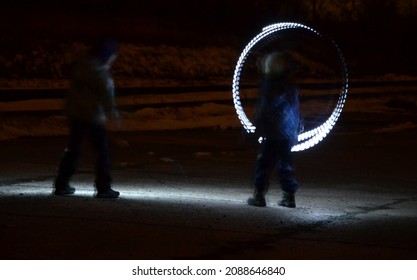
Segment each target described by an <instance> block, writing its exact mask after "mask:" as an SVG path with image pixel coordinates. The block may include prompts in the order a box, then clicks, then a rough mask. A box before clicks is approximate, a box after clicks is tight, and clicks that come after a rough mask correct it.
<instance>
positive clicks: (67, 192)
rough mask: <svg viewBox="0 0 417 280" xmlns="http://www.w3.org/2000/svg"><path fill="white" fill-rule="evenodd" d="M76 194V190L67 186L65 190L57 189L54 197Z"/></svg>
mask: <svg viewBox="0 0 417 280" xmlns="http://www.w3.org/2000/svg"><path fill="white" fill-rule="evenodd" d="M73 193H75V188H73V187H70V186H65V187H63V188H55V191H54V195H67V194H73Z"/></svg>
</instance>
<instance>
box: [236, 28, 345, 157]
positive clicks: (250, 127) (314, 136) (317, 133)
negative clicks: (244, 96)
mask: <svg viewBox="0 0 417 280" xmlns="http://www.w3.org/2000/svg"><path fill="white" fill-rule="evenodd" d="M287 29H306V30H308V31H311V32H313V33H314V34H316V35H317V36H318V37H320V38H323V39H327V40H328V41H330V43H331V44H332V45H333V46H334V48H335V50H336V52H337V54H338V57H339V60H340V61H339V62H340V65H341V71H342V78H343V79H342V86H341V89H340V94H339V99H338V101H337V104H336V106H335V108H334V110H333V112H332V114H331V115H330V117H329V118H328V119H327V120H326V121H325V122H323V124H321V125H320V126H319V127H316V128H314V129H311V130H309V131H304V132H302V133H300V134H298V143H297V144H295V145H294V146H293V147H292V149H291V151H293V152H297V151H302V150H306V149H309V148H311V147H313V146H315V145H317V144H318V143H319V142H320V141H321V140H323V139H324V138H325V137H326V136H327V134H329V132H330V131H331V130H332V128H333V126H334V125H335V124H336V121H337V119H338V118H339V116H340V114H341V113H342V109H343V106H344V104H345V101H346V97H347V92H348V72H347V66H346V62H345V58H344V57H343V54H342V52H341V51H340V49H339V47H338V46H337V45H336V43H335V42H334V41H333V40H332V39H330V38H328V37H326V38H325V37H324V36H323V35H321V34H320V33H319V32H318V31H316V30H314V29H312V28H310V27H308V26H306V25H302V24H299V23H294V22H281V23H277V24H272V25H268V26H266V27H264V28H263V29H262V32H261V33H259V34H258V35H256V36H255V37H254V38H253V39H252V40H251V41H250V42H249V43H248V44H247V45H246V47H245V48H244V49H243V51H242V53H241V54H240V57H239V60H238V61H237V64H236V68H235V72H234V75H233V83H232V93H233V103H234V106H235V109H236V113H237V116H238V118H239V120H240V122H241V123H242V125H243V127H244V129H245V130H246V131H247V132H248V133H255V131H256V127H255V125H254V124H252V122H251V121H250V120H249V118H248V117H247V116H246V114H245V112H244V110H243V107H242V104H241V102H240V93H239V83H240V75H241V73H242V69H243V66H244V64H245V61H246V59H247V57H248V56H249V54H250V51H251V49H252V48H253V47H254V46H255V45H256V44H257V43H258V42H260V41H261V40H263V39H265V38H267V37H268V36H270V35H272V34H274V33H277V32H280V31H282V30H287Z"/></svg>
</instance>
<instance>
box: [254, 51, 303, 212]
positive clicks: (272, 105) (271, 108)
mask: <svg viewBox="0 0 417 280" xmlns="http://www.w3.org/2000/svg"><path fill="white" fill-rule="evenodd" d="M291 62H292V59H291V56H290V54H288V53H284V52H274V53H270V54H268V55H266V56H265V57H264V59H263V60H262V63H261V66H262V73H263V81H262V84H261V88H260V96H259V102H258V106H257V108H256V110H255V126H256V134H257V135H259V136H261V137H262V138H263V141H262V143H261V146H260V149H259V153H258V158H257V160H256V169H255V178H254V186H255V191H254V195H253V197H251V198H249V199H248V204H249V205H252V206H260V207H264V206H266V200H265V195H266V193H267V191H268V188H269V177H270V173H271V171H272V170H273V169H274V168H275V169H276V173H277V175H278V179H279V182H280V185H281V189H282V190H283V196H282V200H281V201H279V202H278V204H279V205H280V206H284V207H290V208H294V207H295V192H296V191H297V189H298V183H297V181H296V179H295V176H294V168H293V164H292V158H291V148H292V146H294V145H295V144H296V143H297V137H298V128H299V100H298V89H297V87H296V86H295V84H294V82H293V77H292V73H293V72H294V68H293V66H292V64H291Z"/></svg>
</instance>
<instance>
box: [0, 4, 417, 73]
mask: <svg viewBox="0 0 417 280" xmlns="http://www.w3.org/2000/svg"><path fill="white" fill-rule="evenodd" d="M416 14H417V5H416V1H414V0H403V1H400V0H383V1H380V0H378V1H377V0H365V1H358V0H351V1H336V0H315V1H307V0H291V1H289V0H287V1H270V0H246V1H236V0H229V1H223V0H212V1H204V2H203V1H191V0H178V1H162V0H156V1H134V0H118V1H115V0H101V1H99V0H88V1H81V0H71V1H70V0H62V1H53V0H41V1H25V0H15V1H3V2H2V3H1V9H0V32H1V34H2V35H1V40H2V41H3V42H2V45H3V46H2V48H3V50H4V48H5V46H6V45H11V46H15V45H16V44H21V43H25V42H26V43H27V42H28V41H29V42H32V43H33V42H34V41H36V42H43V40H55V41H61V42H62V41H64V42H72V41H87V42H88V41H89V40H91V39H92V38H94V37H95V36H100V35H103V34H105V35H111V36H113V37H115V38H117V39H118V40H120V41H124V42H138V43H142V44H153V45H160V44H166V45H176V46H213V45H215V46H231V47H234V48H236V49H237V50H240V49H242V47H243V46H244V44H246V42H248V41H249V40H250V39H251V38H252V37H253V36H254V35H255V34H257V33H258V31H259V30H260V29H261V28H262V27H263V26H265V25H267V24H270V23H275V22H279V21H296V22H300V23H303V24H307V25H310V26H312V27H313V28H315V29H317V30H319V31H320V32H322V33H325V34H328V35H330V37H332V38H333V39H334V40H335V41H336V42H337V43H338V44H339V46H340V47H341V49H342V51H343V52H344V54H345V55H346V57H347V61H348V64H349V69H350V72H351V74H352V75H353V76H357V77H360V76H363V75H366V76H369V75H381V74H386V73H396V74H415V73H416V70H415V67H414V65H415V63H416V62H417V58H416V54H415V49H416V47H417V46H416V42H415V40H414V38H415V34H416V28H417V27H416V26H417V25H416V17H415V15H416ZM13 44H14V45H13Z"/></svg>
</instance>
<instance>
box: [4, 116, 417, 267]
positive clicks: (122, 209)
mask: <svg viewBox="0 0 417 280" xmlns="http://www.w3.org/2000/svg"><path fill="white" fill-rule="evenodd" d="M407 121H410V116H400V115H398V116H393V115H386V114H384V115H383V114H366V115H361V114H342V118H341V120H340V121H339V122H338V123H337V125H336V127H335V129H334V130H333V131H332V132H331V133H330V135H329V136H328V137H327V138H326V139H325V140H324V141H323V142H322V143H320V144H319V145H318V146H315V147H313V148H312V149H309V150H307V151H303V152H299V153H295V154H294V160H295V166H296V172H297V173H296V175H297V178H298V180H299V183H300V189H299V192H298V193H297V197H296V199H297V208H295V209H287V208H282V207H279V206H278V205H277V201H278V200H279V198H280V195H281V192H280V190H279V187H278V184H277V180H276V178H274V177H271V183H272V186H271V191H270V192H269V194H268V196H267V207H265V208H257V207H251V206H248V205H247V204H246V199H247V198H248V197H249V196H250V195H251V194H252V185H251V180H252V176H253V169H254V160H255V157H256V144H253V143H251V142H250V141H248V140H247V139H245V138H244V137H243V134H242V132H241V131H239V130H233V129H231V130H220V129H219V130H216V129H195V130H187V131H171V132H167V131H162V132H136V133H112V134H111V138H110V143H111V149H112V157H113V176H114V185H113V187H114V189H116V190H119V191H120V192H121V197H120V198H119V199H97V198H95V197H94V188H93V180H94V178H93V171H94V167H93V165H92V159H93V154H92V152H91V150H90V148H89V146H88V145H87V146H86V149H85V153H84V157H83V161H82V163H81V165H80V168H79V170H78V173H77V175H76V176H75V177H74V180H73V182H72V185H73V186H74V187H75V188H76V189H77V191H76V193H75V194H74V195H72V196H65V197H57V196H53V195H52V181H53V177H54V174H55V169H56V165H57V163H58V161H59V159H60V156H61V154H62V151H63V148H64V147H65V143H66V139H65V137H32V138H17V139H13V140H7V141H1V142H0V155H1V162H0V170H1V172H0V174H1V175H0V248H1V250H0V258H1V259H10V260H14V259H18V260H19V259H41V260H43V259H48V260H49V259H64V260H66V259H100V260H101V259H121V260H127V259H163V260H167V259H249V260H250V259H258V260H262V259H296V260H298V259H321V260H323V259H325V260H327V259H342V260H345V259H390V260H391V259H399V260H403V259H416V258H417V242H416V241H415V237H416V236H417V175H416V170H417V169H416V167H417V164H416V161H415V156H416V155H417V148H416V145H415V143H416V140H417V133H416V132H417V129H416V128H408V129H407V128H406V129H399V130H398V131H396V130H395V129H389V130H384V129H382V128H387V127H390V126H391V125H396V124H398V123H403V122H407ZM411 121H412V122H415V121H416V120H415V117H414V119H411Z"/></svg>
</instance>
